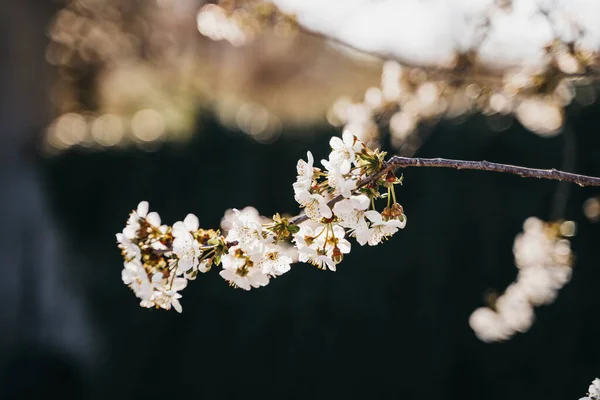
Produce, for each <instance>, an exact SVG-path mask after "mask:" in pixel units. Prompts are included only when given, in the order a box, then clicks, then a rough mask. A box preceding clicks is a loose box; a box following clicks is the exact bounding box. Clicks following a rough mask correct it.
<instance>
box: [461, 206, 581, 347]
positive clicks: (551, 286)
mask: <svg viewBox="0 0 600 400" xmlns="http://www.w3.org/2000/svg"><path fill="white" fill-rule="evenodd" d="M558 232H559V231H558V228H557V227H556V226H553V225H552V224H550V223H545V222H543V221H541V220H539V219H537V218H533V217H532V218H528V219H527V220H526V221H525V223H524V224H523V233H520V234H518V235H517V236H516V238H515V242H514V245H513V252H514V255H515V264H516V265H517V267H518V268H519V273H518V275H517V279H516V281H515V282H514V283H512V284H511V285H509V286H508V288H507V289H506V290H505V292H504V293H503V294H502V295H501V296H500V297H498V299H497V300H496V304H495V308H496V312H494V311H492V310H490V312H494V313H495V315H496V318H497V320H498V321H501V322H502V323H497V324H485V323H480V322H478V321H479V320H478V318H481V317H480V316H476V314H475V313H476V312H477V313H478V315H480V314H482V312H481V311H476V312H474V313H473V314H472V315H471V327H472V328H473V330H474V331H475V334H476V335H477V336H478V337H479V338H480V339H482V340H485V341H498V340H506V339H508V338H510V337H511V336H512V335H514V334H515V333H516V332H525V331H527V330H528V329H529V328H530V327H531V325H532V324H533V322H534V320H535V315H534V307H535V306H540V305H543V304H549V303H551V302H553V301H554V299H555V298H556V296H557V294H558V291H559V290H560V289H561V288H562V287H563V286H564V285H565V284H566V283H567V282H568V281H569V279H570V278H571V262H572V261H571V249H570V245H569V241H568V240H566V239H561V238H560V237H559V233H558Z"/></svg>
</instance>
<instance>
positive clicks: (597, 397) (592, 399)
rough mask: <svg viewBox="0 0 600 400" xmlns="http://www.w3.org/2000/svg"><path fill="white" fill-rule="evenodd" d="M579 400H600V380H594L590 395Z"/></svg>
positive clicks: (589, 389) (589, 390) (589, 391)
mask: <svg viewBox="0 0 600 400" xmlns="http://www.w3.org/2000/svg"><path fill="white" fill-rule="evenodd" d="M579 400H600V379H598V378H596V379H594V380H593V381H592V384H591V385H590V387H589V388H588V395H587V396H585V397H582V398H581V399H579Z"/></svg>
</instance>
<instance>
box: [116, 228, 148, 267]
mask: <svg viewBox="0 0 600 400" xmlns="http://www.w3.org/2000/svg"><path fill="white" fill-rule="evenodd" d="M116 236H117V242H119V247H120V248H121V249H122V250H123V252H124V255H125V259H126V260H134V259H135V260H138V261H140V260H141V257H142V253H141V250H140V248H139V246H138V245H137V244H136V243H134V242H132V241H131V240H130V239H128V238H127V236H125V234H124V233H117V234H116Z"/></svg>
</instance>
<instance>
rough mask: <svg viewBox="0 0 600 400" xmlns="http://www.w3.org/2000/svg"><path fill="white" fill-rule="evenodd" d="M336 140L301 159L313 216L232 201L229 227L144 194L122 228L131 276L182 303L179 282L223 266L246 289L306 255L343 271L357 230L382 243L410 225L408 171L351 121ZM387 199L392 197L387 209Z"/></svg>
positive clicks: (154, 294)
mask: <svg viewBox="0 0 600 400" xmlns="http://www.w3.org/2000/svg"><path fill="white" fill-rule="evenodd" d="M330 145H331V148H332V151H331V153H330V154H329V158H328V159H327V160H322V161H321V163H322V165H323V166H324V167H325V168H324V169H321V168H317V167H315V166H314V159H313V157H312V154H311V153H310V152H308V160H307V161H305V160H300V161H298V164H297V172H298V176H297V180H296V182H295V183H294V185H293V186H294V192H295V198H296V200H297V202H298V203H299V204H300V206H301V207H302V208H303V209H304V212H305V215H304V216H299V217H296V218H293V219H288V218H285V217H282V216H280V215H279V214H275V215H274V216H273V219H268V218H265V217H262V216H260V215H259V213H258V211H256V210H255V209H254V208H252V207H246V208H244V209H242V210H241V211H240V210H237V209H233V210H228V211H227V212H226V213H225V216H224V217H223V219H222V221H221V228H222V231H221V230H213V229H203V228H200V226H199V221H198V218H197V217H196V216H195V215H193V214H188V215H187V216H186V218H185V219H184V220H183V221H178V222H176V223H175V224H173V226H172V227H171V226H168V225H162V224H161V219H160V216H159V215H158V214H157V213H156V212H149V209H148V208H149V205H148V203H147V202H145V201H143V202H141V203H140V204H139V205H138V207H137V209H136V210H134V211H132V212H131V214H130V216H129V219H128V221H127V224H126V226H125V228H124V229H123V231H122V232H121V233H118V234H117V235H116V237H117V241H118V243H119V248H120V249H121V253H122V255H123V258H124V260H125V261H124V268H123V270H122V280H123V282H124V283H125V284H126V285H127V286H129V287H130V288H131V289H132V290H133V292H134V293H135V295H136V296H137V297H138V298H139V299H140V305H141V306H142V307H157V308H163V309H166V310H169V309H171V308H174V309H175V310H177V311H178V312H181V311H182V307H181V303H180V301H179V299H180V298H181V294H180V293H179V292H180V291H181V290H183V289H184V288H185V287H186V286H187V283H188V281H190V280H194V279H196V277H197V276H198V275H199V274H201V273H206V272H208V271H209V270H210V269H211V268H212V267H213V266H220V267H221V271H220V272H219V275H220V276H221V277H222V278H223V279H225V280H226V281H227V282H228V283H229V284H230V285H231V286H234V287H238V288H241V289H244V290H250V289H252V288H259V287H262V286H266V285H267V284H268V283H269V282H270V280H271V278H274V277H277V276H280V275H283V274H285V273H286V272H288V271H290V269H291V265H292V263H294V262H296V261H300V262H306V263H310V264H312V265H315V266H317V267H319V268H320V269H329V270H331V271H335V270H336V266H337V265H338V264H339V263H340V262H341V261H342V259H343V257H344V255H345V254H348V253H349V252H350V249H351V244H350V242H349V241H348V238H350V237H353V238H355V239H356V241H357V242H358V243H359V244H360V245H365V244H368V245H370V246H374V245H377V244H379V243H381V242H382V241H383V240H384V239H386V238H388V237H390V236H392V235H393V234H394V233H396V232H397V231H398V230H399V229H401V228H404V226H405V225H406V216H405V215H404V211H403V208H402V206H401V205H400V204H399V203H398V202H397V201H396V193H395V185H396V184H399V183H401V179H399V178H397V177H396V176H395V175H394V173H393V172H388V171H386V170H385V162H384V157H385V153H384V152H380V151H378V150H371V149H369V148H368V147H367V146H365V145H364V144H363V143H362V142H361V141H360V140H358V139H357V138H356V137H355V136H353V135H351V134H350V133H349V132H347V131H346V132H344V134H343V138H342V139H340V138H337V137H334V138H332V139H331V141H330ZM381 188H383V189H385V190H383V191H381ZM381 201H385V202H386V203H387V205H386V206H385V207H384V208H383V210H382V211H381V212H379V211H377V207H376V204H377V203H379V202H381Z"/></svg>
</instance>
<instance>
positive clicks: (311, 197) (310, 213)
mask: <svg viewBox="0 0 600 400" xmlns="http://www.w3.org/2000/svg"><path fill="white" fill-rule="evenodd" d="M296 201H297V202H298V203H299V204H300V205H301V206H302V207H304V213H305V214H306V216H307V217H308V218H310V219H312V220H315V221H318V220H320V219H321V218H331V216H332V215H333V214H332V213H331V208H329V206H328V205H327V202H326V201H325V198H324V197H323V196H321V195H320V194H317V193H314V194H311V193H310V192H308V191H302V192H300V193H298V194H297V195H296Z"/></svg>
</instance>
